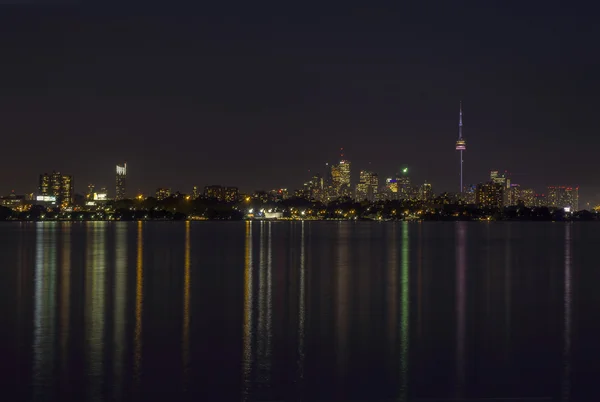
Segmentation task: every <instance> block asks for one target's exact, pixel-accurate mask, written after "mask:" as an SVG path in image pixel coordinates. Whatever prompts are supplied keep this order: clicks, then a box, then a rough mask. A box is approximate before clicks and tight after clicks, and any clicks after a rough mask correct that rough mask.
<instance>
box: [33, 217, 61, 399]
mask: <svg viewBox="0 0 600 402" xmlns="http://www.w3.org/2000/svg"><path fill="white" fill-rule="evenodd" d="M55 229H56V225H55V223H41V222H38V223H36V258H35V272H34V279H33V281H34V311H33V372H32V376H33V378H32V383H33V399H34V400H39V399H43V398H44V397H47V396H48V394H49V389H50V387H51V385H52V382H53V377H54V373H53V370H54V366H55V360H56V357H55V350H54V345H55V339H54V338H55V336H56V319H55V315H56V235H55Z"/></svg>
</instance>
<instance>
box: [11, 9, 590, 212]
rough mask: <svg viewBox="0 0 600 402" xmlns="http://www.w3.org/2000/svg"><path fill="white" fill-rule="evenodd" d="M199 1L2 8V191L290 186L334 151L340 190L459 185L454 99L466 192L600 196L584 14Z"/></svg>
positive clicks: (447, 188) (320, 167)
mask: <svg viewBox="0 0 600 402" xmlns="http://www.w3.org/2000/svg"><path fill="white" fill-rule="evenodd" d="M44 3H49V2H44ZM198 3H204V2H195V4H198ZM214 3H224V4H222V5H212V6H211V8H202V7H200V6H196V7H195V8H189V7H187V8H185V9H177V10H175V7H173V10H170V9H169V8H170V7H166V3H164V2H163V4H164V5H165V6H164V7H161V8H154V9H153V8H152V7H150V6H147V7H140V8H139V9H133V8H130V9H123V8H119V9H117V8H111V9H109V8H108V7H106V8H95V9H91V8H81V7H74V6H61V7H48V6H43V7H42V6H31V5H30V6H25V7H10V8H8V7H6V6H5V7H3V8H1V9H0V10H1V11H2V12H1V13H0V30H1V34H0V48H1V51H2V63H0V133H1V135H2V148H3V152H2V158H0V171H1V172H2V180H0V193H1V194H7V193H8V192H9V191H10V190H12V189H14V190H15V191H16V192H17V193H25V192H33V191H36V187H37V178H38V175H39V174H40V173H42V172H50V171H52V170H53V169H56V170H60V171H61V172H63V173H69V174H73V175H74V176H75V182H76V191H77V192H80V193H84V192H85V187H86V186H87V184H88V183H90V182H91V183H94V184H96V186H98V187H100V186H106V187H108V188H109V191H110V195H111V196H112V195H114V194H112V193H114V184H115V180H114V167H115V165H116V164H117V163H118V162H122V161H125V160H126V161H127V163H128V168H129V172H128V173H129V175H128V176H129V177H128V180H129V184H128V187H129V188H128V192H129V193H130V194H129V195H134V194H135V193H137V191H138V190H141V191H143V192H146V193H150V192H154V190H155V189H156V188H157V187H170V188H172V189H174V190H180V191H182V192H191V187H192V186H193V185H198V186H204V185H209V184H222V185H237V186H239V187H240V188H241V189H242V190H245V191H252V190H254V189H270V188H276V187H288V188H290V189H293V188H296V187H299V186H300V185H301V184H302V182H304V181H305V180H307V179H308V177H309V175H310V173H309V169H310V170H311V172H323V169H324V165H325V162H333V161H335V160H337V159H339V148H340V147H344V148H345V155H346V157H347V158H348V159H349V160H350V161H351V162H352V169H353V177H354V178H357V176H358V170H360V169H363V168H369V169H371V170H374V171H376V172H378V173H379V175H380V177H385V176H387V175H391V174H393V173H394V172H396V171H397V170H398V168H399V166H402V165H408V166H409V167H410V172H411V177H412V178H413V181H414V182H415V183H422V182H423V181H424V180H427V181H428V182H430V183H432V184H433V186H434V191H436V192H440V191H457V190H458V184H459V176H458V172H459V165H458V154H457V152H456V151H454V145H455V141H456V137H457V132H458V128H457V125H458V104H459V101H460V100H462V101H463V105H464V136H465V138H466V140H467V151H466V154H465V183H476V182H481V181H484V180H486V179H487V178H488V177H489V170H490V169H498V170H508V171H510V172H511V173H512V174H513V182H516V183H520V184H521V185H522V186H533V187H535V188H537V189H538V190H542V189H543V188H544V187H545V186H546V185H553V184H557V185H579V186H580V187H581V196H582V200H581V201H591V202H595V201H600V183H598V179H597V176H598V173H597V172H598V171H599V170H600V158H599V157H598V147H599V145H600V130H599V129H598V120H599V116H600V114H599V111H600V102H599V100H598V99H599V98H598V95H599V93H600V84H599V82H600V81H599V80H598V77H597V76H598V71H599V70H598V68H599V66H600V52H599V50H598V43H600V42H599V39H600V25H599V24H598V23H597V21H598V17H599V14H600V13H599V12H598V7H597V6H594V5H593V2H587V4H588V5H590V7H593V8H585V7H583V6H582V4H583V3H579V4H575V3H571V2H569V3H567V2H563V3H564V5H563V6H560V5H559V4H558V3H559V2H558V1H548V2H541V1H489V0H486V1H470V2H461V1H446V0H444V1H411V2H406V1H390V2H360V3H365V5H358V4H360V3H358V2H357V3H354V2H335V3H336V5H335V6H333V5H331V6H326V5H323V4H321V5H319V6H318V7H312V6H310V7H309V6H307V5H304V4H303V2H281V3H282V4H281V5H278V6H273V5H272V4H269V5H268V6H266V5H263V3H262V2H240V3H237V2H214ZM292 3H293V4H294V5H292ZM323 3H325V2H323ZM366 3H369V4H368V5H366ZM406 3H411V4H410V5H406ZM540 192H541V191H540ZM582 206H585V205H583V204H582Z"/></svg>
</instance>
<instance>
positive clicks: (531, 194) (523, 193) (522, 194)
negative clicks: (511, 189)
mask: <svg viewBox="0 0 600 402" xmlns="http://www.w3.org/2000/svg"><path fill="white" fill-rule="evenodd" d="M519 200H521V201H523V204H524V205H525V206H526V207H527V208H532V207H535V206H536V205H535V191H534V190H533V189H532V188H523V189H521V190H520V191H519Z"/></svg>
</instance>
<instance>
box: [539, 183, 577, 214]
mask: <svg viewBox="0 0 600 402" xmlns="http://www.w3.org/2000/svg"><path fill="white" fill-rule="evenodd" d="M546 201H547V205H548V206H549V207H552V208H565V209H568V210H570V211H572V212H574V211H579V187H566V186H550V187H548V197H547V200H546Z"/></svg>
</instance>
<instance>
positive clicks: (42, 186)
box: [38, 173, 52, 197]
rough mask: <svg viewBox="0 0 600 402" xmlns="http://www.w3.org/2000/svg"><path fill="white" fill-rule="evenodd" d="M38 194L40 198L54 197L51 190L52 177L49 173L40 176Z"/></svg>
mask: <svg viewBox="0 0 600 402" xmlns="http://www.w3.org/2000/svg"><path fill="white" fill-rule="evenodd" d="M38 192H39V195H40V196H44V197H47V196H50V195H52V191H51V189H50V175H49V174H48V173H44V174H41V175H40V182H39V188H38Z"/></svg>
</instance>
